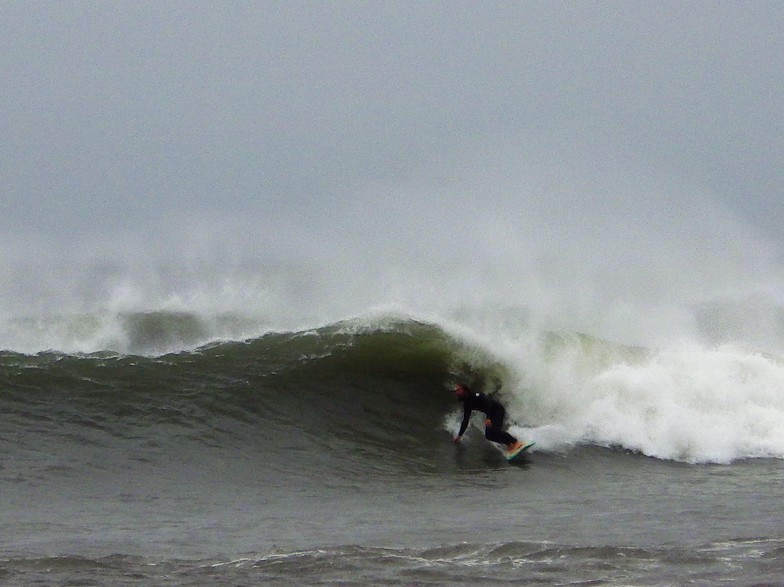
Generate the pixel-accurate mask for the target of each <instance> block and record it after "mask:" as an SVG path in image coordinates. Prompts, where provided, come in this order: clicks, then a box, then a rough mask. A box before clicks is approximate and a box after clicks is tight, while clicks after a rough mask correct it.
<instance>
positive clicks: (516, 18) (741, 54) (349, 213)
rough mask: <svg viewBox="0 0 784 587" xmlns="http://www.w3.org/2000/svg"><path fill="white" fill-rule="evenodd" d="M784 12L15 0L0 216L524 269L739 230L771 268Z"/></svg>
mask: <svg viewBox="0 0 784 587" xmlns="http://www.w3.org/2000/svg"><path fill="white" fill-rule="evenodd" d="M782 23H784V4H782V3H780V2H749V3H734V2H733V3H731V2H721V3H720V2H699V1H697V2H569V3H560V2H385V3H369V2H358V3H355V2H328V3H323V2H289V1H286V2H232V3H191V2H157V1H156V2H145V1H141V2H140V1H133V2H41V3H31V2H23V1H4V2H2V3H0V75H2V79H3V83H2V84H0V131H1V132H2V135H3V141H2V146H0V190H2V199H1V200H0V233H1V234H2V235H3V239H4V240H5V241H6V242H7V243H10V244H9V247H10V250H12V251H13V254H14V255H15V256H16V257H18V260H20V261H21V262H23V261H24V255H25V254H26V252H29V251H31V250H35V251H36V252H38V253H40V251H41V250H45V249H52V250H55V251H63V250H69V251H72V250H73V251H79V252H80V253H85V251H87V252H88V253H89V251H94V250H95V249H100V250H101V251H102V252H103V254H105V255H107V256H109V257H111V256H112V254H113V253H118V254H119V253H122V249H124V248H127V247H129V246H134V245H138V246H140V247H148V248H149V249H151V250H152V251H156V250H164V249H176V250H178V251H179V250H180V249H182V250H184V251H185V253H186V254H191V255H195V256H198V255H199V254H201V253H205V252H207V251H211V250H212V251H222V252H223V253H224V254H226V255H240V256H242V255H246V256H249V257H263V256H266V255H268V256H270V257H275V256H285V255H287V254H291V255H295V256H304V257H307V256H308V255H311V254H313V255H315V254H316V251H319V250H323V249H324V248H325V247H326V248H329V247H332V246H334V247H335V248H336V249H339V250H340V251H342V252H343V253H345V254H346V255H348V256H349V257H350V256H351V255H352V254H356V255H357V256H359V257H361V256H362V255H364V254H365V253H367V252H373V253H375V254H381V255H382V256H383V255H390V258H394V257H395V255H394V254H390V253H389V251H390V250H392V251H397V254H398V256H403V257H404V256H411V255H422V256H423V258H424V259H426V260H429V261H432V262H436V261H438V259H439V258H441V257H443V256H445V255H449V254H455V255H460V254H464V255H467V256H468V255H469V254H480V255H486V258H488V259H490V260H492V259H493V258H495V257H497V256H498V250H500V249H503V250H508V249H509V248H510V247H513V246H519V247H521V248H526V247H528V248H534V249H536V255H534V257H532V258H531V259H529V260H528V261H526V262H527V263H529V265H525V262H524V263H523V265H522V266H521V267H520V268H519V269H520V270H521V271H525V270H529V269H531V268H532V266H533V265H535V264H536V263H547V260H548V259H550V258H556V257H558V256H559V255H561V254H562V253H564V252H565V253H566V254H567V256H569V255H571V257H572V262H571V264H568V265H567V266H565V267H564V268H563V271H567V272H568V271H572V270H574V269H578V268H580V267H584V266H585V263H586V262H589V260H590V259H592V258H594V257H595V255H594V254H593V252H595V251H597V250H602V251H606V250H608V249H613V250H614V252H613V253H612V255H616V256H617V259H615V260H616V262H617V263H618V264H621V265H623V264H624V263H625V262H626V261H624V255H631V254H632V253H631V252H629V251H632V252H634V253H636V254H639V255H641V256H642V257H641V258H640V257H638V260H637V261H636V262H635V261H629V263H632V264H634V263H639V262H640V260H641V262H642V263H645V264H648V265H651V264H655V262H656V260H657V259H659V252H658V251H657V252H654V253H651V252H650V248H651V247H654V248H655V247H661V252H662V254H665V255H666V254H672V253H673V252H674V251H673V249H677V246H683V247H692V248H694V249H696V250H697V252H696V253H694V254H695V255H696V257H691V258H689V259H688V260H687V261H684V264H685V265H688V264H689V263H694V262H696V261H695V259H696V260H700V259H702V260H703V261H704V260H705V258H707V257H709V256H710V255H709V251H710V250H711V249H715V248H716V247H717V246H722V245H721V243H722V242H723V241H722V239H726V238H727V237H728V236H733V237H734V238H736V239H737V240H738V241H742V242H739V243H738V242H736V243H733V244H731V246H730V251H729V253H730V254H733V251H735V249H734V248H733V247H740V249H741V250H742V253H741V258H743V259H745V257H743V255H745V253H746V252H748V251H751V252H750V254H752V256H754V255H757V254H759V255H761V257H762V258H757V257H754V259H756V261H759V262H760V263H763V264H764V263H766V262H768V261H769V260H770V259H777V258H778V259H780V256H781V254H782V251H784V240H782V237H781V234H782V233H781V231H780V225H781V221H782V219H784V198H783V197H782V196H783V195H784V190H783V189H782V187H784V60H783V59H782V57H784V35H782V34H781V26H782ZM713 223H718V224H716V225H715V226H717V228H716V229H715V230H713V229H712V228H711V226H714V224H713ZM706 225H708V226H706ZM602 231H603V234H608V235H609V236H605V237H601V236H596V234H597V233H602ZM608 231H609V232H608ZM461 234H462V235H464V237H465V236H466V235H467V238H468V239H469V240H470V244H465V243H462V242H461V241H462V240H463V239H461V238H460V236H459V235H461ZM601 239H604V240H603V241H602V242H601V243H600V244H599V243H598V242H597V241H598V240H601ZM616 239H617V240H616ZM673 242H676V243H677V246H676V245H674V244H673ZM32 243H37V244H36V245H35V247H33V246H32ZM129 243H131V244H129ZM12 245H15V246H12ZM594 246H595V248H594ZM627 247H628V250H627V251H626V252H619V251H618V249H620V248H624V249H626V248H627ZM700 247H703V248H704V249H706V250H705V251H703V252H702V253H701V252H700V250H701V249H700ZM760 247H762V249H764V250H762V252H759V251H760ZM114 249H116V250H114ZM646 250H647V252H646ZM754 251H757V253H755V252H754ZM88 253H85V254H88ZM502 256H503V255H502ZM756 261H755V262H756ZM499 263H500V265H501V267H502V269H504V270H508V269H509V266H508V265H509V263H511V261H510V259H507V258H506V257H504V258H503V259H501V260H500V261H499ZM705 263H706V264H707V265H710V260H708V261H705ZM725 269H726V268H725V267H724V266H722V267H717V268H716V271H717V273H719V272H720V273H724V272H725ZM593 270H594V272H598V273H601V271H602V268H601V267H594V269H593ZM749 271H752V269H749ZM738 278H739V279H743V278H744V277H743V276H739V277H738Z"/></svg>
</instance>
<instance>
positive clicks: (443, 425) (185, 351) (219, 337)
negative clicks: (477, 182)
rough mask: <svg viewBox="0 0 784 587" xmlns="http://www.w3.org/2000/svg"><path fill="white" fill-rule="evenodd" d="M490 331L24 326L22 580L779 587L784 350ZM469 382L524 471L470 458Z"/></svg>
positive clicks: (86, 319)
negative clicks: (462, 426)
mask: <svg viewBox="0 0 784 587" xmlns="http://www.w3.org/2000/svg"><path fill="white" fill-rule="evenodd" d="M711 312H713V314H711V315H713V316H714V317H715V312H716V309H715V308H713V309H711ZM707 315H708V314H704V316H707ZM493 316H494V317H493V319H492V320H489V319H487V317H486V316H484V317H482V318H481V319H480V318H477V314H471V313H465V312H463V313H461V312H454V313H452V314H450V315H440V316H436V315H434V314H431V315H415V314H413V313H404V312H398V311H374V312H371V313H367V314H362V315H358V316H354V317H350V318H349V319H346V320H335V321H330V322H326V323H323V324H316V325H314V326H312V327H308V328H293V329H280V328H270V327H269V326H268V325H265V324H264V323H263V321H260V320H251V319H247V318H244V317H242V316H239V315H229V314H222V315H218V316H217V317H216V316H212V317H209V318H207V317H205V316H204V315H201V314H199V313H197V312H188V311H170V310H155V311H137V312H105V313H93V314H91V313H89V312H79V313H71V314H57V313H53V314H50V315H40V316H36V317H33V318H31V317H25V318H16V317H15V318H8V319H6V321H5V323H4V333H5V334H4V337H5V341H6V342H4V343H3V346H5V347H7V348H6V350H4V351H2V353H0V496H1V497H0V499H1V500H2V508H0V527H1V528H2V533H0V583H2V584H3V585H9V586H17V585H18V586H22V585H24V586H27V585H262V584H263V585H291V584H296V585H334V584H340V585H368V584H374V585H482V584H487V585H507V584H510V585H511V584H519V585H528V584H542V585H584V584H599V585H667V584H673V585H681V584H695V585H716V584H721V583H725V584H742V585H752V584H753V585H775V584H781V577H784V514H782V511H784V508H782V502H783V500H784V391H783V390H784V358H783V357H782V355H781V354H779V353H778V351H777V350H776V348H775V346H773V345H769V346H767V347H760V346H755V345H751V344H748V343H741V342H738V341H733V340H731V339H730V337H727V336H723V334H725V332H724V331H722V332H718V334H717V332H716V329H719V327H720V326H721V325H722V324H724V326H726V324H727V322H726V321H725V322H723V323H720V322H717V321H715V320H711V321H709V323H710V324H712V325H714V332H713V334H714V335H715V336H714V337H713V339H712V340H710V341H708V340H707V338H706V339H703V340H695V339H693V338H692V339H690V340H679V341H675V342H673V343H672V344H668V345H665V346H661V347H657V346H654V345H637V344H635V345H630V344H621V343H619V342H615V341H612V340H607V339H604V338H600V337H598V336H592V335H588V334H584V333H581V332H576V331H570V330H567V329H545V328H539V327H535V326H534V325H533V323H532V321H531V320H530V316H528V315H526V314H525V312H515V311H510V310H505V311H504V312H501V313H496V314H493ZM254 332H255V334H254ZM720 335H721V336H720ZM457 381H465V382H468V383H470V384H471V385H473V386H474V387H475V388H477V389H482V390H484V391H485V392H487V393H491V394H494V395H495V396H496V397H498V398H499V399H500V400H501V401H502V402H503V403H504V404H505V405H506V406H507V408H508V414H509V420H510V424H511V426H510V427H511V431H512V432H513V433H515V434H517V435H519V436H521V437H525V438H527V439H533V440H535V441H536V442H537V444H536V446H535V447H534V449H533V450H532V451H531V452H530V453H529V454H528V456H527V457H526V458H525V459H524V460H523V461H521V462H519V463H516V464H512V465H510V464H509V463H507V462H506V461H505V460H504V458H503V456H502V454H501V453H500V452H499V450H498V449H497V448H496V447H494V446H493V445H491V444H490V443H488V442H487V441H486V440H485V439H484V438H483V436H482V429H481V421H480V420H479V418H477V419H476V422H474V423H473V424H474V425H472V426H471V427H470V428H469V432H468V434H467V437H466V439H465V441H464V442H463V443H462V444H461V445H454V444H453V443H452V442H451V435H452V433H453V432H454V430H455V428H456V427H457V425H458V423H459V419H460V405H459V404H458V403H457V402H456V400H455V398H454V396H453V394H452V393H451V392H450V389H451V387H452V385H453V384H454V383H455V382H457Z"/></svg>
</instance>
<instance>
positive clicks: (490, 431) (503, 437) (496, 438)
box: [485, 425, 517, 446]
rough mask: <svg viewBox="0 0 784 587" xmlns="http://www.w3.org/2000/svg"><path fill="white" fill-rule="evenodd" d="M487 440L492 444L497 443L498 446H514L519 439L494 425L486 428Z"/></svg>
mask: <svg viewBox="0 0 784 587" xmlns="http://www.w3.org/2000/svg"><path fill="white" fill-rule="evenodd" d="M485 438H487V440H489V441H491V442H497V443H498V444H503V445H506V446H510V445H513V444H515V443H516V442H517V439H516V438H515V437H514V436H512V435H511V434H509V433H508V432H504V431H503V430H501V429H500V428H497V427H496V426H494V425H493V426H487V427H485Z"/></svg>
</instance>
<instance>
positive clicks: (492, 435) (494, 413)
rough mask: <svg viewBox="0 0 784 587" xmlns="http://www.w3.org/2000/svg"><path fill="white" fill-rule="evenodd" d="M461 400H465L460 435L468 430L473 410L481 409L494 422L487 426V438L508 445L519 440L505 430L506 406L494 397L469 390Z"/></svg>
mask: <svg viewBox="0 0 784 587" xmlns="http://www.w3.org/2000/svg"><path fill="white" fill-rule="evenodd" d="M460 401H461V402H463V423H462V424H460V432H458V436H462V435H463V433H464V432H465V431H466V428H468V421H469V420H470V419H471V412H472V411H474V410H479V411H480V412H483V413H484V414H485V416H486V417H487V418H488V419H489V420H490V422H491V423H492V425H491V426H486V427H485V438H487V440H490V441H492V442H497V443H499V444H507V445H508V444H512V443H515V442H517V439H516V438H515V437H514V436H512V435H511V434H509V433H508V432H504V431H503V429H502V428H503V426H504V416H506V410H505V409H504V406H502V405H501V404H499V403H498V402H497V401H495V400H494V399H492V398H490V397H487V396H486V395H485V394H483V393H479V392H476V391H472V392H469V393H468V394H467V395H466V396H465V397H464V398H460Z"/></svg>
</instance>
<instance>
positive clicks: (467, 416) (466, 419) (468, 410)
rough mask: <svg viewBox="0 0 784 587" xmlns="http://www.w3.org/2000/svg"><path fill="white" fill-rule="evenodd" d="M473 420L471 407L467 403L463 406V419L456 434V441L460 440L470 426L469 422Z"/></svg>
mask: <svg viewBox="0 0 784 587" xmlns="http://www.w3.org/2000/svg"><path fill="white" fill-rule="evenodd" d="M470 420H471V407H470V406H468V405H466V406H465V407H464V408H463V421H462V422H461V423H460V431H459V432H458V433H457V436H455V442H460V439H461V438H462V437H463V434H465V431H466V428H468V422H469V421H470Z"/></svg>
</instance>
